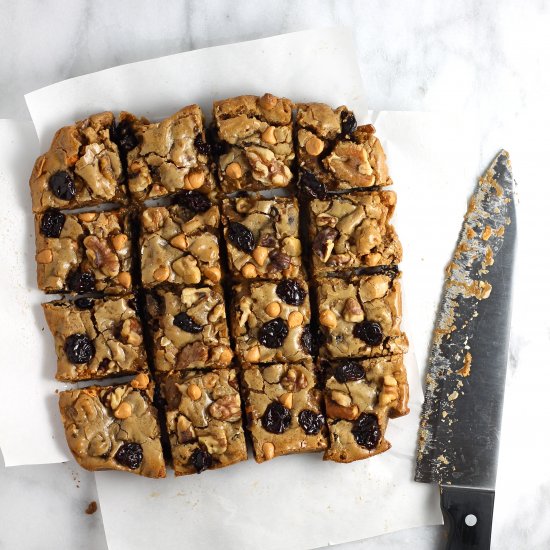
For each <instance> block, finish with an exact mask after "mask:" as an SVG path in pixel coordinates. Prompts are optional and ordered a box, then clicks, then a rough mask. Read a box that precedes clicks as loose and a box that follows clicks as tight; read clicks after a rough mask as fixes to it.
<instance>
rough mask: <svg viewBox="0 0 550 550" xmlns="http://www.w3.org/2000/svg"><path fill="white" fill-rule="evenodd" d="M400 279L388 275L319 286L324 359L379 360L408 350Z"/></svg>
mask: <svg viewBox="0 0 550 550" xmlns="http://www.w3.org/2000/svg"><path fill="white" fill-rule="evenodd" d="M399 277H400V275H399V274H397V275H395V274H394V273H391V272H388V273H379V274H376V275H361V276H352V277H349V278H348V279H341V278H336V277H335V278H325V279H320V280H319V281H318V282H317V297H318V305H319V324H320V328H321V331H322V335H323V339H324V342H323V343H322V345H321V349H320V354H321V356H322V357H325V358H339V357H377V356H381V355H392V354H396V353H403V352H405V351H406V350H407V348H408V340H407V337H406V335H405V333H403V332H402V331H401V284H400V282H399Z"/></svg>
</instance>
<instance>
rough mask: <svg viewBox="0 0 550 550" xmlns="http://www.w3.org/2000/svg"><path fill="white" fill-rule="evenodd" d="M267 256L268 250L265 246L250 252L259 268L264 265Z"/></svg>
mask: <svg viewBox="0 0 550 550" xmlns="http://www.w3.org/2000/svg"><path fill="white" fill-rule="evenodd" d="M268 254H269V249H268V248H266V247H265V246H257V247H256V248H255V249H254V250H253V251H252V257H253V258H254V260H255V261H256V263H257V264H258V265H259V266H260V267H262V266H263V265H264V264H265V261H266V260H267V256H268Z"/></svg>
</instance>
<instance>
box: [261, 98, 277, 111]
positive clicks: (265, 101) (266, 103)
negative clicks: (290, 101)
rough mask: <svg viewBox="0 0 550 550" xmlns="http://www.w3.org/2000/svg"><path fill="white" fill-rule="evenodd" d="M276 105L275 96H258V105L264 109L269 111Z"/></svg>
mask: <svg viewBox="0 0 550 550" xmlns="http://www.w3.org/2000/svg"><path fill="white" fill-rule="evenodd" d="M275 105H277V98H276V97H275V96H274V95H272V94H264V95H263V96H262V97H260V107H261V108H262V109H265V110H266V111H270V110H271V109H273V108H274V107H275Z"/></svg>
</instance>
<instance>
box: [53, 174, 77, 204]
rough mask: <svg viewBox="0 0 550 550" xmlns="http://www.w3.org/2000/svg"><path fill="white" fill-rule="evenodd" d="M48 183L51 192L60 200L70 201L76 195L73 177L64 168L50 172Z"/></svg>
mask: <svg viewBox="0 0 550 550" xmlns="http://www.w3.org/2000/svg"><path fill="white" fill-rule="evenodd" d="M49 184H50V189H51V191H52V193H53V194H54V195H55V196H56V197H57V198H58V199H61V200H62V201H70V200H71V199H72V198H73V197H74V196H75V195H76V187H75V185H74V180H73V177H72V176H71V174H69V172H65V170H60V171H59V172H56V173H55V174H52V175H51V176H50V181H49Z"/></svg>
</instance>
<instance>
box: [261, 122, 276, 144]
mask: <svg viewBox="0 0 550 550" xmlns="http://www.w3.org/2000/svg"><path fill="white" fill-rule="evenodd" d="M262 141H265V142H266V143H269V144H270V145H275V144H276V143H277V138H276V137H275V128H274V127H273V126H268V127H267V128H266V129H265V130H264V131H263V132H262Z"/></svg>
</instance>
